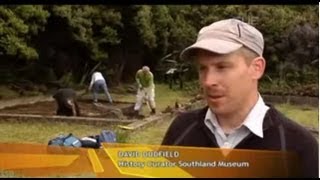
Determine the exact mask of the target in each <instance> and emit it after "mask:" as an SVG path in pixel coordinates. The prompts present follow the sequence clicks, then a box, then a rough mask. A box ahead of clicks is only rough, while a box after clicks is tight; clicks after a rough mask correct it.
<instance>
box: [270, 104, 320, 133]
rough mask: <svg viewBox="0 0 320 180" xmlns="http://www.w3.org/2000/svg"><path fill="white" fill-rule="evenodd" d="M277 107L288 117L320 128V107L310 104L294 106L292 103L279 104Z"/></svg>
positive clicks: (305, 124) (302, 123)
mask: <svg viewBox="0 0 320 180" xmlns="http://www.w3.org/2000/svg"><path fill="white" fill-rule="evenodd" d="M276 108H277V109H278V110H279V111H281V112H282V113H284V114H285V115H286V116H287V117H288V118H290V119H292V120H294V121H296V122H298V123H299V124H301V125H304V126H308V127H313V128H315V129H318V128H319V109H318V108H315V107H310V106H294V105H290V104H279V105H276Z"/></svg>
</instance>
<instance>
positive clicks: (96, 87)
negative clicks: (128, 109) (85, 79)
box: [88, 72, 113, 103]
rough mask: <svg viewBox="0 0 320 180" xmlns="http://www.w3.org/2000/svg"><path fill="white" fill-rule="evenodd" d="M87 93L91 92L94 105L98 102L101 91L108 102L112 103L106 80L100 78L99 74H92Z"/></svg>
mask: <svg viewBox="0 0 320 180" xmlns="http://www.w3.org/2000/svg"><path fill="white" fill-rule="evenodd" d="M88 91H92V94H93V102H94V103H97V102H98V94H99V92H101V91H103V92H104V93H105V95H106V96H107V98H108V100H109V102H110V103H113V100H112V98H111V95H110V93H109V91H108V86H107V83H106V80H105V79H104V77H103V76H102V74H101V72H94V73H93V74H92V76H91V82H90V85H89V88H88Z"/></svg>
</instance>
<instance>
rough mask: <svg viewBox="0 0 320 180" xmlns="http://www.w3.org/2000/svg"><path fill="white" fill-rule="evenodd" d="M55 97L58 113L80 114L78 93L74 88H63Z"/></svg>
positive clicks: (63, 114)
mask: <svg viewBox="0 0 320 180" xmlns="http://www.w3.org/2000/svg"><path fill="white" fill-rule="evenodd" d="M53 98H54V99H55V101H56V103H57V112H56V114H57V115H61V116H80V109H79V106H78V103H77V95H76V92H75V91H74V90H73V89H71V88H61V89H59V90H58V91H57V92H56V93H55V94H54V95H53Z"/></svg>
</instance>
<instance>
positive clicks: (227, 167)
mask: <svg viewBox="0 0 320 180" xmlns="http://www.w3.org/2000/svg"><path fill="white" fill-rule="evenodd" d="M300 169H301V167H300V163H299V160H298V158H297V156H296V154H294V153H291V152H281V151H261V150H259V151H258V150H235V149H234V150H229V149H217V148H196V147H181V146H179V147H178V146H158V145H138V144H103V147H102V148H100V149H88V148H73V147H60V146H46V145H39V144H17V143H16V144H12V143H3V144H0V173H1V172H2V174H4V175H2V177H4V176H5V174H6V173H8V172H10V174H14V175H13V176H16V177H190V178H191V177H213V178H215V177H297V176H299V175H300V171H299V170H300Z"/></svg>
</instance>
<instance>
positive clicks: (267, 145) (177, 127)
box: [162, 105, 319, 177]
mask: <svg viewBox="0 0 320 180" xmlns="http://www.w3.org/2000/svg"><path fill="white" fill-rule="evenodd" d="M268 106H269V107H270V109H269V110H268V111H267V113H266V115H265V118H264V121H263V133H264V137H263V138H260V137H258V136H256V135H255V134H253V133H250V134H249V135H248V136H247V137H246V138H245V139H244V140H242V141H241V142H240V143H239V144H238V145H237V146H236V147H235V149H256V150H288V151H294V152H296V153H297V155H298V156H299V157H300V158H301V163H302V164H301V167H302V173H303V176H304V177H318V176H319V145H318V142H317V140H316V139H315V137H313V136H312V134H311V133H310V132H309V131H308V130H306V129H305V128H303V127H302V126H300V125H298V124H297V123H295V122H294V121H292V120H290V119H288V118H286V117H285V116H284V115H283V114H282V113H280V112H279V111H277V110H276V109H275V108H274V107H273V106H271V105H268ZM207 109H208V107H205V108H203V109H199V110H194V111H191V112H187V113H183V114H181V115H179V116H178V117H177V118H176V119H175V120H174V121H173V122H172V124H171V126H170V127H169V129H168V131H167V132H166V134H165V137H164V139H163V142H162V145H175V146H194V147H214V148H217V147H219V146H218V144H217V142H216V139H215V136H214V134H213V133H212V132H211V131H210V130H209V128H207V126H206V125H205V124H204V118H205V115H206V112H207Z"/></svg>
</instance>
